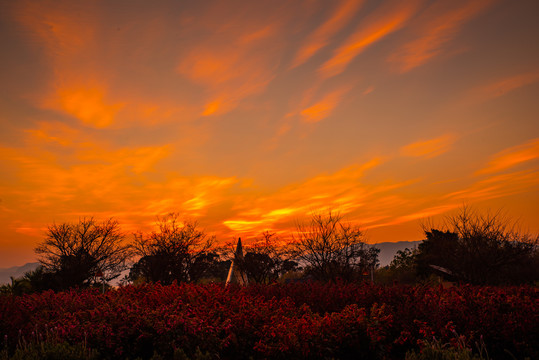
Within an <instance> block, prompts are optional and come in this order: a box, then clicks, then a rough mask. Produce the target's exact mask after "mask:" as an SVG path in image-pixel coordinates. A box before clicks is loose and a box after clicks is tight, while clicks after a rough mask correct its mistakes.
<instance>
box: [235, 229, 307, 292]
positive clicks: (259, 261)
mask: <svg viewBox="0 0 539 360" xmlns="http://www.w3.org/2000/svg"><path fill="white" fill-rule="evenodd" d="M278 243H279V238H278V237H277V235H276V234H275V233H272V232H269V231H265V232H263V233H262V234H260V236H259V237H258V238H256V239H254V241H252V242H251V243H250V244H249V243H246V246H245V255H244V256H243V259H241V261H240V262H239V263H238V266H239V267H240V268H241V269H242V271H244V272H245V274H246V275H247V277H248V279H249V281H250V282H255V283H258V284H269V283H271V282H274V281H277V280H278V279H279V277H280V276H282V275H283V274H285V273H286V272H288V271H293V270H296V269H297V266H298V264H297V262H295V261H293V260H292V259H291V258H290V254H289V252H288V251H286V249H284V248H283V247H282V246H279V244H278Z"/></svg>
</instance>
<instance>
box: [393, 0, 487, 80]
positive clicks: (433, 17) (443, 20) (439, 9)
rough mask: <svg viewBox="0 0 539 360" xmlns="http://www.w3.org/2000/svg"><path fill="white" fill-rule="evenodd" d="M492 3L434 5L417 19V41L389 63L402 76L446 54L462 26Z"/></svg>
mask: <svg viewBox="0 0 539 360" xmlns="http://www.w3.org/2000/svg"><path fill="white" fill-rule="evenodd" d="M493 3H494V1H493V0H475V1H436V2H434V3H433V4H432V5H431V6H430V7H429V8H427V9H426V10H425V12H424V13H423V14H422V15H421V17H420V18H419V19H418V20H417V23H418V24H419V25H418V26H416V30H415V31H416V33H417V34H418V35H417V36H418V37H417V39H415V40H412V41H410V42H408V43H406V44H404V45H403V46H402V47H400V48H399V50H397V51H396V52H395V53H394V54H392V55H391V56H390V57H389V59H388V60H389V62H391V63H393V65H394V66H395V68H396V70H397V71H399V72H401V73H403V72H407V71H410V70H412V69H414V68H416V67H418V66H420V65H423V64H425V63H426V62H428V61H429V60H431V59H432V58H434V57H436V56H438V55H440V54H441V53H442V52H443V51H444V47H445V46H446V45H447V44H448V43H449V42H451V41H452V40H453V39H454V38H455V37H456V36H457V35H458V33H459V32H460V30H461V28H462V26H463V25H465V24H466V23H467V22H469V21H470V20H472V19H473V18H474V17H476V16H478V15H479V14H480V13H481V12H483V11H485V10H486V9H487V8H488V7H489V6H491V5H492V4H493Z"/></svg>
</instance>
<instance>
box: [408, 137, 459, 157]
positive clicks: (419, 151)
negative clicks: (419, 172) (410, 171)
mask: <svg viewBox="0 0 539 360" xmlns="http://www.w3.org/2000/svg"><path fill="white" fill-rule="evenodd" d="M455 140H456V136H455V135H453V134H447V135H442V136H439V137H437V138H434V139H430V140H423V141H417V142H414V143H412V144H408V145H406V146H403V147H402V148H401V149H400V153H401V155H403V156H412V157H425V158H433V157H436V156H438V155H441V154H443V153H445V152H446V151H448V150H449V149H450V148H451V145H453V143H454V142H455Z"/></svg>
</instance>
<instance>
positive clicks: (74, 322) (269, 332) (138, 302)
mask: <svg viewBox="0 0 539 360" xmlns="http://www.w3.org/2000/svg"><path fill="white" fill-rule="evenodd" d="M50 331H53V332H54V333H55V334H57V336H58V338H59V339H62V340H66V341H68V342H71V343H78V342H83V341H86V343H87V344H88V346H89V347H90V348H93V349H97V350H98V351H99V352H100V353H101V354H106V355H107V356H109V357H110V358H127V357H129V358H135V357H142V358H149V357H151V356H152V354H153V353H154V352H158V353H160V354H163V355H165V356H167V355H168V356H169V357H171V355H172V353H173V351H174V349H175V348H181V349H183V350H184V351H185V353H186V354H188V355H192V354H194V353H195V351H196V349H197V348H199V349H200V350H202V351H203V352H209V353H210V354H214V355H216V357H217V355H218V356H219V357H220V358H234V359H242V358H249V357H253V358H283V359H284V358H286V359H293V358H324V357H328V358H329V357H334V358H353V357H361V358H365V359H368V358H388V359H392V358H404V353H405V352H406V351H407V350H410V349H417V348H419V347H420V346H421V345H422V343H423V341H425V340H429V341H430V340H432V338H433V337H435V338H436V339H439V340H441V341H442V342H447V343H452V344H454V345H457V344H465V345H466V346H469V347H474V344H475V343H476V342H477V341H479V339H480V338H481V337H482V339H483V341H484V343H485V345H486V347H487V349H488V350H489V354H490V355H491V356H493V357H494V358H499V357H503V354H504V349H507V350H509V351H510V352H511V353H512V354H513V355H515V356H516V357H518V358H521V357H524V356H529V357H531V358H539V336H537V334H539V290H538V289H537V288H535V287H527V286H523V287H507V288H494V287H473V286H463V287H451V288H448V289H443V288H442V287H439V288H434V287H420V286H418V287H411V286H392V287H380V286H373V285H368V284H363V285H360V284H340V283H337V284H334V283H333V284H321V283H302V284H289V285H252V286H248V287H224V286H221V285H192V284H180V285H176V284H174V285H170V286H161V285H159V284H156V285H144V286H138V287H136V286H128V287H123V288H119V289H117V290H114V291H109V292H107V293H105V294H100V293H99V292H98V291H95V290H82V291H75V290H72V291H67V292H59V293H54V292H52V291H49V292H44V293H41V294H33V295H25V296H21V297H12V296H2V297H0V336H1V337H2V338H5V336H7V339H8V341H7V342H8V346H11V347H13V346H15V345H16V344H17V342H18V341H19V339H20V337H24V338H28V339H29V338H31V337H32V333H34V334H35V333H36V332H37V333H47V332H50ZM2 346H5V344H3V345H1V346H0V348H1V347H2ZM498 354H499V355H498Z"/></svg>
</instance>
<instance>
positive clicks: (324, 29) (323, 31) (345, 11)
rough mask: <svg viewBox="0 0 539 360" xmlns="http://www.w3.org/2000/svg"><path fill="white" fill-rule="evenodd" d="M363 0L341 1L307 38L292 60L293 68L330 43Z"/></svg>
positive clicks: (352, 16)
mask: <svg viewBox="0 0 539 360" xmlns="http://www.w3.org/2000/svg"><path fill="white" fill-rule="evenodd" d="M363 3H364V1H363V0H342V1H340V2H339V3H338V4H337V5H336V7H335V9H334V10H333V13H332V14H331V15H330V17H329V18H328V19H327V20H326V21H325V22H324V23H323V24H321V25H320V26H319V27H318V28H317V29H316V30H315V31H314V32H313V33H311V34H310V35H309V36H308V37H307V38H306V39H305V42H304V43H303V45H302V46H301V47H300V48H299V50H298V51H297V53H296V55H295V57H294V59H293V60H292V65H291V68H295V67H297V66H299V65H301V64H303V63H305V62H306V61H307V60H309V59H310V58H311V57H312V56H314V55H315V54H316V53H317V52H318V51H319V50H320V49H322V48H324V47H325V46H327V45H328V44H329V43H330V40H331V37H332V36H333V35H335V34H336V33H337V32H338V31H339V30H341V29H342V28H343V27H345V26H346V25H347V24H348V23H349V22H350V20H352V19H353V18H354V15H355V14H356V13H357V12H358V10H359V9H360V8H361V6H362V5H363Z"/></svg>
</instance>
